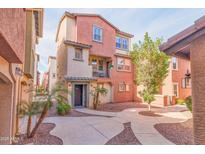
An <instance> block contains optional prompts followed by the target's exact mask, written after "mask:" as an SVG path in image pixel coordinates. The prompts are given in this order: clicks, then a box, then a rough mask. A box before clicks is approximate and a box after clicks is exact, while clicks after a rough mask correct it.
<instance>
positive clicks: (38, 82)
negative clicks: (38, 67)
mask: <svg viewBox="0 0 205 154" xmlns="http://www.w3.org/2000/svg"><path fill="white" fill-rule="evenodd" d="M40 78H41V73H40V72H39V71H37V81H36V88H39V87H40Z"/></svg>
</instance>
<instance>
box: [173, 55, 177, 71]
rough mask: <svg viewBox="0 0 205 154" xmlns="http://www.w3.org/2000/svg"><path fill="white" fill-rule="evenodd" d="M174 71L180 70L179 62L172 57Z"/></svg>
mask: <svg viewBox="0 0 205 154" xmlns="http://www.w3.org/2000/svg"><path fill="white" fill-rule="evenodd" d="M172 69H173V70H178V60H177V58H176V57H172Z"/></svg>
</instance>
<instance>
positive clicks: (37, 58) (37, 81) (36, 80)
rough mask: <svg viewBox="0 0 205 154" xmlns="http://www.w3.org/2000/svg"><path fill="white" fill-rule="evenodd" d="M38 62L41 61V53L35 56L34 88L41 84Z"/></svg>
mask: <svg viewBox="0 0 205 154" xmlns="http://www.w3.org/2000/svg"><path fill="white" fill-rule="evenodd" d="M38 63H39V54H37V53H35V56H34V77H33V83H34V88H35V90H36V89H37V88H38V86H39V75H40V74H39V73H40V72H39V71H38Z"/></svg>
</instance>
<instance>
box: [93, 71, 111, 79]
mask: <svg viewBox="0 0 205 154" xmlns="http://www.w3.org/2000/svg"><path fill="white" fill-rule="evenodd" d="M93 77H100V78H109V73H107V72H104V71H97V70H93Z"/></svg>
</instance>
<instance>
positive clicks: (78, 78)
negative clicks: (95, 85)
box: [65, 76, 97, 81]
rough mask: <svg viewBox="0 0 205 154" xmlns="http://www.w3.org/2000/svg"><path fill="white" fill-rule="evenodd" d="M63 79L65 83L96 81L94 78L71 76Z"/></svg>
mask: <svg viewBox="0 0 205 154" xmlns="http://www.w3.org/2000/svg"><path fill="white" fill-rule="evenodd" d="M65 79H66V80H67V81H96V80H97V79H96V78H93V77H72V76H66V77H65Z"/></svg>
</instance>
